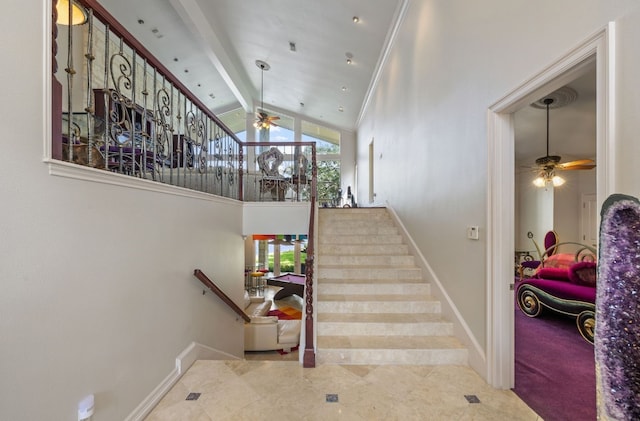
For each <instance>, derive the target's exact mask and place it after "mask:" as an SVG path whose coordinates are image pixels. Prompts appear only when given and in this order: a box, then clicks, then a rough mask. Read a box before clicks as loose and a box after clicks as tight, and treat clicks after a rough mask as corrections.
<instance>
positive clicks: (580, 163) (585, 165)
mask: <svg viewBox="0 0 640 421" xmlns="http://www.w3.org/2000/svg"><path fill="white" fill-rule="evenodd" d="M595 166H596V163H595V161H594V160H593V159H578V160H576V161H570V162H564V163H562V164H558V165H556V168H558V169H561V170H571V169H580V170H588V169H591V168H594V167H595Z"/></svg>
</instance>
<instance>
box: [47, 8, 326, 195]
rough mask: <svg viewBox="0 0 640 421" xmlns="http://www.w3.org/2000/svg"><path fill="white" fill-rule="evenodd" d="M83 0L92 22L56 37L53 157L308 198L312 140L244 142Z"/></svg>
mask: <svg viewBox="0 0 640 421" xmlns="http://www.w3.org/2000/svg"><path fill="white" fill-rule="evenodd" d="M78 2H79V3H80V4H82V5H83V6H84V7H85V8H86V10H87V12H88V20H87V22H86V23H85V24H83V25H79V26H71V25H62V24H61V25H57V32H56V33H57V37H55V39H54V52H55V53H56V54H55V60H54V85H55V84H56V82H59V83H60V85H61V86H60V88H61V89H59V91H57V92H59V93H58V94H57V95H56V89H54V104H55V105H56V106H54V113H56V115H54V116H53V119H54V122H56V123H57V124H54V130H55V129H56V127H57V132H56V133H54V134H53V145H52V156H53V158H54V159H59V160H63V161H67V162H72V163H75V164H78V165H83V166H88V167H93V168H97V169H101V170H106V171H110V172H114V173H119V174H124V175H128V176H132V177H138V178H144V179H149V180H153V181H156V182H160V183H165V184H171V185H175V186H179V187H183V188H187V189H192V190H197V191H201V192H205V193H211V194H215V195H219V196H224V197H229V198H233V199H238V200H245V201H285V200H286V201H308V200H309V197H310V192H309V189H310V187H311V177H312V174H311V168H312V166H313V165H312V164H313V163H312V155H313V153H312V151H313V150H314V148H315V143H313V142H304V143H243V142H242V141H240V140H239V139H238V137H237V136H236V135H235V134H234V133H233V132H232V131H231V130H230V129H228V128H227V127H226V126H225V125H224V124H223V123H222V122H221V121H220V119H218V117H217V116H215V115H214V113H213V112H211V111H210V110H209V109H208V108H207V107H206V106H205V105H204V104H203V103H202V102H201V101H200V100H199V99H198V98H197V97H196V96H195V95H193V94H192V93H191V92H190V91H189V90H188V89H187V88H186V87H185V86H184V85H183V84H182V83H180V81H179V80H178V79H177V78H176V77H175V76H174V75H172V74H171V72H169V70H168V69H167V68H166V67H165V66H164V65H162V63H160V62H159V61H158V60H157V59H156V58H155V57H154V56H153V55H151V54H150V53H149V52H148V51H147V50H146V49H145V47H144V46H143V45H141V44H140V43H139V42H138V41H137V40H135V38H134V37H133V36H132V35H131V34H130V33H129V32H128V31H127V30H126V29H124V28H123V27H122V26H121V25H120V24H119V23H118V22H117V21H116V20H115V18H113V17H112V16H111V15H110V14H109V13H108V12H107V11H106V10H105V9H104V8H103V7H102V6H100V4H99V3H97V2H96V1H95V0H79V1H78ZM54 13H55V12H54ZM54 27H56V26H54Z"/></svg>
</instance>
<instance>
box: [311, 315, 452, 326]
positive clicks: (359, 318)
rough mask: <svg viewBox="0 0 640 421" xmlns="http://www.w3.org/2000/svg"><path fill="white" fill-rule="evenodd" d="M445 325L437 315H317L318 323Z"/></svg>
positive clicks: (444, 321)
mask: <svg viewBox="0 0 640 421" xmlns="http://www.w3.org/2000/svg"><path fill="white" fill-rule="evenodd" d="M322 322H327V323H447V324H449V323H450V322H449V321H446V320H444V319H442V317H441V316H440V314H438V313H318V323H322Z"/></svg>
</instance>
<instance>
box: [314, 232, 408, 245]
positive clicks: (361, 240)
mask: <svg viewBox="0 0 640 421" xmlns="http://www.w3.org/2000/svg"><path fill="white" fill-rule="evenodd" d="M318 242H319V243H320V244H321V246H320V247H322V244H348V245H358V244H374V245H391V244H402V237H401V236H400V235H361V236H358V235H339V234H330V235H329V234H326V233H323V234H322V235H321V236H320V238H319V239H318Z"/></svg>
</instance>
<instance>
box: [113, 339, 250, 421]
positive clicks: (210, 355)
mask: <svg viewBox="0 0 640 421" xmlns="http://www.w3.org/2000/svg"><path fill="white" fill-rule="evenodd" d="M237 359H238V357H236V356H234V355H231V354H228V353H226V352H223V351H220V350H217V349H213V348H210V347H208V346H206V345H202V344H199V343H197V342H191V343H190V344H189V346H187V348H185V350H184V351H182V352H181V353H180V355H178V357H176V366H175V367H174V369H173V370H171V372H170V373H169V375H168V376H167V377H165V378H164V380H162V382H160V384H159V385H158V386H156V388H155V389H153V391H152V392H151V393H150V394H149V396H147V397H146V398H145V399H144V400H143V401H142V402H141V403H140V405H138V406H137V407H136V409H134V410H133V412H131V414H129V416H128V417H127V418H125V421H142V420H144V418H145V417H146V416H147V415H149V413H150V412H151V411H152V410H153V408H155V406H156V405H157V404H158V403H159V402H160V400H161V399H162V398H163V397H164V395H166V394H167V392H169V390H171V388H172V387H173V386H174V385H175V384H176V383H177V382H178V380H180V377H182V375H183V374H184V373H185V372H186V371H187V370H188V369H189V367H191V366H192V365H193V363H194V362H196V361H197V360H237Z"/></svg>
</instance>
